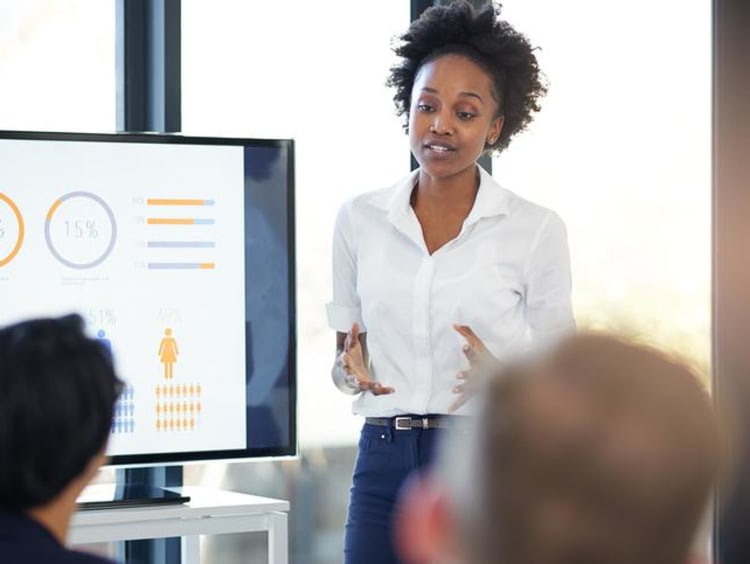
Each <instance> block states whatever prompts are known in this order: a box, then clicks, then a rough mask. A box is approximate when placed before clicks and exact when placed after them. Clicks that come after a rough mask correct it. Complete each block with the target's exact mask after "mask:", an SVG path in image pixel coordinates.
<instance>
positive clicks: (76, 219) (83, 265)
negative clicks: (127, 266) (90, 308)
mask: <svg viewBox="0 0 750 564" xmlns="http://www.w3.org/2000/svg"><path fill="white" fill-rule="evenodd" d="M44 238H45V241H46V242H47V247H48V248H49V251H50V253H52V256H54V257H55V258H56V259H57V260H58V262H60V263H61V264H63V265H65V266H67V267H69V268H75V269H88V268H94V267H96V266H99V265H100V264H102V263H103V262H104V261H105V260H107V258H108V257H109V255H110V254H111V253H112V249H113V248H114V246H115V243H116V242H117V222H116V221H115V216H114V213H112V209H111V208H110V207H109V204H107V202H105V201H104V199H102V198H101V197H100V196H99V195H97V194H94V193H93V192H85V191H80V190H79V191H75V192H68V193H67V194H65V195H63V196H61V197H60V198H58V199H57V200H56V201H55V202H54V203H53V204H52V206H51V207H50V209H49V211H48V212H47V215H46V218H45V221H44Z"/></svg>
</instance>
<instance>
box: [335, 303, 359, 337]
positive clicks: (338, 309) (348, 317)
mask: <svg viewBox="0 0 750 564" xmlns="http://www.w3.org/2000/svg"><path fill="white" fill-rule="evenodd" d="M326 314H327V315H328V326H329V327H330V328H331V329H334V330H336V331H339V332H341V333H347V332H348V331H349V329H351V328H352V324H354V323H357V324H358V325H359V329H360V331H366V330H367V329H366V327H365V323H364V321H362V310H361V309H360V308H359V307H358V306H341V305H337V304H335V303H334V302H330V303H327V304H326Z"/></svg>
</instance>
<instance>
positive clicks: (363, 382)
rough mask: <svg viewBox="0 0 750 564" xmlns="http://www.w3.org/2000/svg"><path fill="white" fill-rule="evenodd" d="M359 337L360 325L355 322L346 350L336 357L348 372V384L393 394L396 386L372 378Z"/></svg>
mask: <svg viewBox="0 0 750 564" xmlns="http://www.w3.org/2000/svg"><path fill="white" fill-rule="evenodd" d="M359 337H360V333H359V325H358V324H357V323H354V324H353V325H352V328H351V330H350V331H349V333H347V335H346V339H345V341H344V350H343V351H342V352H341V354H339V356H338V358H337V359H336V363H337V364H339V363H340V364H341V366H342V367H343V369H344V371H345V372H346V381H347V384H348V385H350V386H351V387H352V388H358V389H359V391H361V392H371V393H372V394H373V395H376V396H380V395H384V394H392V393H393V392H395V391H396V390H395V389H394V388H392V387H390V386H383V385H382V384H381V383H380V382H376V381H374V380H373V379H372V378H371V376H370V371H369V370H368V369H367V363H366V361H365V355H364V352H363V350H362V344H361V343H360V341H359Z"/></svg>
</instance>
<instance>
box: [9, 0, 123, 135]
mask: <svg viewBox="0 0 750 564" xmlns="http://www.w3.org/2000/svg"><path fill="white" fill-rule="evenodd" d="M0 84H2V85H3V86H2V88H0V128H2V129H27V130H29V129H36V130H47V131H50V130H51V131H114V130H115V123H116V118H115V102H116V99H115V2H114V0H109V1H106V0H25V1H23V2H18V1H17V0H0Z"/></svg>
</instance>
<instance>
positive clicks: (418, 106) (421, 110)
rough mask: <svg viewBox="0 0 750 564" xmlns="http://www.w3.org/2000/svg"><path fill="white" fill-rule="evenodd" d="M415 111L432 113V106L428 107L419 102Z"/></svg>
mask: <svg viewBox="0 0 750 564" xmlns="http://www.w3.org/2000/svg"><path fill="white" fill-rule="evenodd" d="M417 109H418V110H419V111H420V112H431V111H432V106H430V105H429V104H425V103H422V102H420V103H419V104H417Z"/></svg>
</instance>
